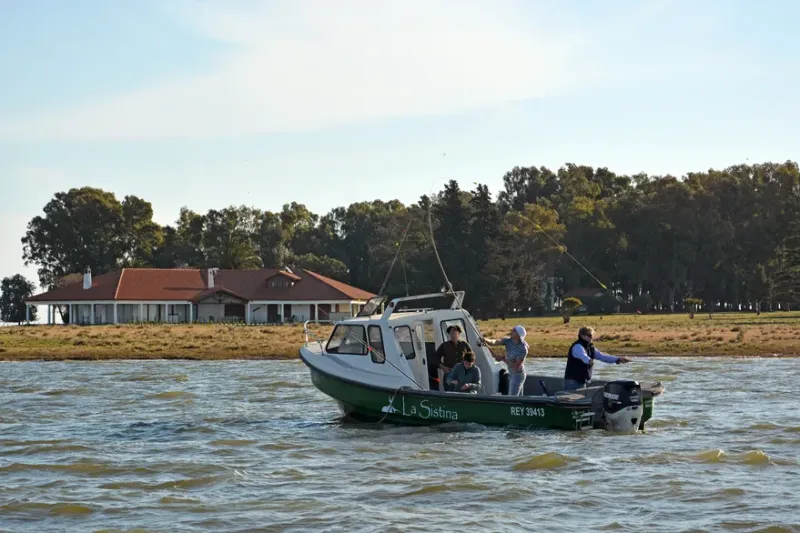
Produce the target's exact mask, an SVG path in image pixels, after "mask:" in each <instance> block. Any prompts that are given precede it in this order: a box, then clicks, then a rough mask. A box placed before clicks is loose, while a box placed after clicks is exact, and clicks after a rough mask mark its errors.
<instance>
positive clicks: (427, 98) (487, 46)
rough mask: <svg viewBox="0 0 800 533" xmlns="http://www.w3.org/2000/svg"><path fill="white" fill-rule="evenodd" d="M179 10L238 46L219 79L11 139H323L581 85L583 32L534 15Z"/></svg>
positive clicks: (376, 9)
mask: <svg viewBox="0 0 800 533" xmlns="http://www.w3.org/2000/svg"><path fill="white" fill-rule="evenodd" d="M554 6H556V4H549V7H550V8H551V9H552V8H553V7H554ZM173 8H174V9H175V12H176V13H177V14H178V16H180V17H181V18H182V20H183V21H184V22H185V23H186V25H187V28H189V29H191V30H193V31H197V32H200V33H201V34H202V35H204V36H206V37H207V38H209V39H215V40H219V41H223V42H225V43H228V45H229V47H230V48H229V50H228V51H227V52H226V53H224V54H222V55H220V56H219V57H218V58H217V62H216V67H215V68H213V69H211V70H210V71H208V72H206V73H203V74H200V75H196V76H192V77H186V78H181V79H174V80H171V81H169V82H167V83H162V84H158V85H155V86H152V87H149V88H146V89H144V90H138V91H134V92H130V93H127V94H122V95H119V96H116V97H114V98H111V99H106V100H103V101H99V102H96V103H92V104H90V105H85V106H82V107H77V108H74V109H70V110H67V111H65V112H63V113H61V114H57V115H52V114H51V115H48V116H46V117H36V118H30V119H28V120H25V121H23V122H20V123H17V124H6V126H5V127H0V128H2V129H0V135H2V137H4V138H16V139H20V138H36V139H41V138H49V139H68V140H108V139H158V138H186V137H197V136H224V135H240V134H252V133H266V132H286V131H298V130H314V129H320V128H327V127H333V126H336V125H341V124H347V123H352V122H356V121H365V120H374V119H380V118H386V117H397V116H402V115H413V114H433V113H456V112H460V111H465V110H470V109H475V108H482V107H487V106H493V105H498V104H501V103H504V102H508V101H516V100H523V99H531V98H537V97H544V96H548V95H553V94H558V92H559V91H560V90H562V89H563V88H565V87H569V86H570V85H572V84H575V83H576V82H577V81H578V79H579V78H580V72H581V71H580V66H579V65H578V63H577V62H576V61H577V57H576V56H577V55H578V54H577V51H578V50H579V49H580V48H581V47H582V46H583V44H584V43H583V40H584V36H583V35H582V33H581V31H579V29H578V28H577V27H571V26H569V25H568V24H566V23H564V22H563V21H557V20H556V19H555V18H554V15H552V14H550V13H551V12H546V11H545V10H543V9H534V8H533V7H532V6H531V5H529V4H528V3H527V2H516V3H506V4H495V3H494V2H485V1H473V0H452V1H445V0H439V1H436V0H428V1H424V2H423V1H412V2H402V3H401V2H393V1H391V2H390V1H370V2H368V1H356V0H352V1H345V2H327V1H322V0H320V1H311V0H307V1H296V2H295V1H292V2H285V3H274V2H269V3H261V4H255V3H253V2H247V3H234V2H227V1H225V2H222V1H220V2H191V3H186V4H174V5H173ZM556 22H558V23H556Z"/></svg>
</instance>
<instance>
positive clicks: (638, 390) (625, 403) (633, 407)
mask: <svg viewBox="0 0 800 533" xmlns="http://www.w3.org/2000/svg"><path fill="white" fill-rule="evenodd" d="M603 411H604V413H605V420H606V429H607V430H608V431H615V432H621V433H633V432H635V431H637V430H638V429H639V424H640V423H641V421H642V415H643V414H644V406H643V405H642V387H641V386H640V385H639V382H638V381H633V380H628V379H625V380H617V381H609V382H608V383H606V385H605V387H604V389H603Z"/></svg>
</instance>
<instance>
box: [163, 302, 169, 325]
mask: <svg viewBox="0 0 800 533" xmlns="http://www.w3.org/2000/svg"><path fill="white" fill-rule="evenodd" d="M161 321H162V322H169V304H164V316H163V317H161Z"/></svg>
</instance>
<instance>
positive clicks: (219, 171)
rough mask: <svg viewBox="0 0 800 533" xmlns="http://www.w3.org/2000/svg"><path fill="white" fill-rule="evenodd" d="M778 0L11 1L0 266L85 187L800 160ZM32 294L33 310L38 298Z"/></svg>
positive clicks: (355, 193)
mask: <svg viewBox="0 0 800 533" xmlns="http://www.w3.org/2000/svg"><path fill="white" fill-rule="evenodd" d="M798 18H800V3H798V2H796V1H793V0H785V1H782V0H769V1H765V2H752V1H743V0H703V1H702V2H697V1H691V0H689V1H682V0H652V1H648V0H614V1H613V2H596V1H591V0H572V1H569V2H564V1H563V0H542V1H539V0H424V1H423V0H405V1H403V2H398V1H390V0H338V1H336V2H332V1H329V0H286V1H278V0H265V1H258V0H137V1H136V2H107V1H104V0H71V1H70V2H63V1H59V0H2V1H0V50H3V53H2V54H0V80H2V82H0V191H1V193H0V227H1V228H2V231H0V250H2V252H0V277H5V276H11V275H13V274H16V273H22V274H23V275H25V276H26V277H28V279H30V280H34V281H35V282H36V283H37V285H38V279H37V276H36V267H35V265H29V266H25V265H23V262H22V245H21V242H20V239H21V238H22V236H23V235H24V234H25V229H26V225H27V223H28V221H30V219H31V218H33V217H35V216H37V215H40V214H42V208H43V207H44V205H45V204H46V203H47V202H48V201H49V200H50V199H51V198H52V197H53V195H54V194H55V193H57V192H59V191H66V190H68V189H70V188H72V187H82V186H93V187H99V188H102V189H105V190H108V191H112V192H114V193H115V194H116V195H117V197H118V198H119V199H120V200H121V199H123V198H124V197H125V196H126V195H131V194H132V195H136V196H139V197H141V198H144V199H145V200H148V201H150V202H151V203H152V205H153V208H154V210H155V219H156V221H158V222H159V223H161V224H167V223H172V222H173V221H174V220H175V219H176V218H177V216H178V213H179V210H180V208H181V207H182V206H187V207H189V208H191V209H194V210H195V211H199V212H205V211H206V210H208V209H211V208H222V207H226V206H228V205H248V206H253V207H258V208H261V209H265V210H273V211H274V210H280V209H281V206H282V205H284V204H286V203H289V202H292V201H297V202H301V203H304V204H306V206H307V207H309V208H310V209H311V210H312V211H314V212H316V213H318V214H321V215H322V214H325V213H327V212H328V211H330V210H331V209H333V208H335V207H338V206H346V205H349V204H350V203H352V202H357V201H365V200H373V199H383V200H390V199H395V198H396V199H399V200H401V201H403V202H406V203H411V202H415V201H417V200H418V199H419V197H420V196H422V195H425V194H431V193H434V192H436V191H438V190H441V188H442V187H443V185H444V184H445V182H446V181H447V180H449V179H455V180H457V181H458V182H459V184H460V185H461V187H462V188H465V189H473V188H474V187H475V184H476V183H484V184H487V185H489V187H490V190H491V191H492V192H493V193H495V194H496V193H497V192H498V191H499V190H501V188H502V177H503V174H504V173H505V172H507V171H508V170H510V169H512V168H513V167H514V166H531V165H535V166H540V165H544V166H547V167H550V168H552V169H554V170H555V169H557V168H558V167H560V166H562V165H564V164H566V163H568V162H572V163H576V164H585V165H591V166H594V167H608V168H609V169H610V170H612V171H614V172H617V173H620V174H626V173H638V172H646V173H648V174H651V175H653V174H655V175H664V174H672V175H675V176H681V175H683V174H685V173H687V172H692V171H703V170H707V169H709V168H724V167H726V166H729V165H734V164H738V163H743V162H750V163H756V162H766V161H785V160H787V159H791V160H798V158H799V156H800V154H799V153H798V152H799V151H800V96H799V95H800V91H798V90H797V85H798V81H800V59H799V58H800V54H799V53H798V52H800V33H798V32H797V31H796V29H795V27H794V21H796V20H798ZM40 312H41V311H40Z"/></svg>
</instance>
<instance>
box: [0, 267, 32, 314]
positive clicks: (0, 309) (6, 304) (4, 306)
mask: <svg viewBox="0 0 800 533" xmlns="http://www.w3.org/2000/svg"><path fill="white" fill-rule="evenodd" d="M35 289H36V287H34V285H33V283H31V282H30V281H28V280H27V279H25V277H24V276H22V275H21V274H16V275H14V276H11V277H10V278H3V281H2V283H0V322H16V323H17V324H22V323H23V322H24V321H25V319H26V317H27V311H26V310H25V299H26V298H30V297H31V296H32V295H33V291H34V290H35ZM30 318H31V320H36V308H35V307H32V308H31V309H30Z"/></svg>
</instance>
